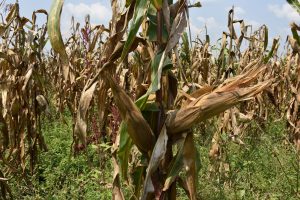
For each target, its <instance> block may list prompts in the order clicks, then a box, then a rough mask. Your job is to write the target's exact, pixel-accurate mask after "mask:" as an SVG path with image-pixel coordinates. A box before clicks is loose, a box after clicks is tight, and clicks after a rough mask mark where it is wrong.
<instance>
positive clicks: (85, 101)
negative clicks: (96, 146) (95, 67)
mask: <svg viewBox="0 0 300 200" xmlns="http://www.w3.org/2000/svg"><path fill="white" fill-rule="evenodd" d="M97 83H98V82H95V83H94V84H92V85H91V87H90V88H84V90H83V92H82V94H81V97H80V101H79V105H78V111H77V117H76V124H75V128H74V132H75V135H76V136H77V137H78V138H79V140H80V141H81V142H82V143H83V144H84V145H86V130H87V122H86V114H87V110H88V108H89V106H90V103H91V100H92V98H93V94H94V91H95V89H96V85H97Z"/></svg>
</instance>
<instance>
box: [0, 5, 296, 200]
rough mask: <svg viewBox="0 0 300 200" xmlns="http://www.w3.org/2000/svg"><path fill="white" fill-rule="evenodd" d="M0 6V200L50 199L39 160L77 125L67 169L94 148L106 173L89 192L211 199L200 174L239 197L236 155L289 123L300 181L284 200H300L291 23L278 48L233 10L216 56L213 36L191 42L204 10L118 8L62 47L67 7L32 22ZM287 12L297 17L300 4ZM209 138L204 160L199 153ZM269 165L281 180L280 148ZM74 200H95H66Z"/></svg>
mask: <svg viewBox="0 0 300 200" xmlns="http://www.w3.org/2000/svg"><path fill="white" fill-rule="evenodd" d="M0 2H1V3H0V7H1V6H4V7H5V10H6V11H5V12H4V13H1V14H0V15H1V19H0V36H1V39H0V93H1V95H0V197H1V199H19V198H20V199H21V197H19V196H18V194H17V193H16V191H15V189H13V188H14V187H18V186H14V185H15V184H16V183H18V182H19V183H21V182H22V183H25V184H23V185H25V186H26V188H27V187H28V188H27V189H22V191H23V190H24V191H27V193H26V192H24V193H22V195H23V196H26V195H27V198H25V197H24V199H31V198H30V196H31V195H32V198H33V199H52V198H50V197H49V196H47V194H46V193H43V194H42V195H40V197H39V198H37V197H36V198H34V197H33V194H34V193H36V192H34V191H38V189H37V187H38V185H35V184H33V182H32V177H37V176H39V174H40V166H41V165H42V163H43V159H39V158H40V155H43V154H44V152H48V151H51V149H49V146H48V142H47V141H48V140H47V139H46V138H45V132H44V131H43V130H44V128H43V127H44V124H45V123H46V122H47V123H50V124H51V123H56V124H62V125H63V124H69V125H70V128H69V129H66V130H64V131H65V132H66V134H67V135H69V136H70V137H71V138H72V143H71V145H69V147H68V149H67V152H68V154H69V157H70V159H74V160H76V159H79V158H80V157H81V156H86V157H87V159H86V160H89V159H88V157H89V156H90V157H91V155H90V154H91V152H90V148H93V149H94V150H95V151H93V152H94V153H93V154H94V155H92V157H93V156H96V157H97V159H100V160H101V162H99V163H97V165H95V166H93V167H94V168H98V170H99V171H100V172H99V173H102V172H101V170H102V169H103V170H104V167H103V165H105V163H110V165H111V168H110V170H111V171H109V172H108V173H109V175H110V178H109V179H106V180H101V181H100V179H101V177H98V178H97V181H95V180H94V179H93V180H92V179H91V180H85V181H87V182H89V181H95V184H96V185H102V186H103V185H104V186H105V187H106V190H107V191H108V193H109V197H108V199H114V200H125V199H130V200H135V199H142V200H151V199H157V200H173V199H184V198H186V199H191V200H196V199H207V198H205V197H203V196H202V194H201V191H202V190H201V191H199V187H198V186H197V185H199V184H200V183H199V178H200V177H201V176H203V173H204V174H206V175H207V176H209V177H210V178H209V179H213V177H215V176H218V180H219V181H222V185H223V186H224V187H228V188H232V187H233V186H232V185H233V184H232V182H231V181H230V179H229V178H228V177H229V176H232V174H235V173H236V174H238V173H239V172H236V171H233V168H234V166H232V165H231V164H228V158H229V157H230V156H232V155H231V154H230V153H228V148H229V147H230V145H235V148H240V149H246V148H248V147H249V145H250V144H248V143H247V141H249V140H250V139H251V140H253V141H256V140H258V139H257V138H258V137H259V136H258V135H265V134H266V133H265V132H266V129H267V126H268V123H275V122H281V123H282V127H283V130H282V133H284V135H283V136H282V138H281V142H282V143H283V144H284V145H285V146H287V147H289V148H290V149H293V155H294V156H295V159H294V160H293V163H292V165H293V167H294V168H295V171H296V172H297V173H296V178H293V179H292V178H290V177H289V176H287V180H289V181H290V184H291V185H293V187H291V189H290V191H289V192H288V195H289V197H290V198H291V199H292V198H295V199H297V198H299V197H300V37H299V33H300V25H299V24H296V23H294V22H291V24H290V35H288V36H287V39H286V41H285V43H283V44H281V42H280V40H279V38H274V39H272V40H271V39H270V38H269V29H268V27H267V26H266V25H263V26H261V27H260V28H258V29H257V30H253V28H252V26H251V25H247V24H245V22H244V20H243V19H236V18H235V15H234V12H235V10H234V9H231V10H230V11H229V13H228V29H227V30H224V32H223V33H222V34H221V35H220V36H221V39H220V40H219V42H218V44H217V45H212V44H211V41H210V36H209V35H206V37H205V38H199V37H196V38H192V37H191V32H190V31H189V26H190V25H189V10H190V9H201V8H200V7H201V6H202V5H201V3H200V2H199V3H195V4H192V5H191V4H189V1H187V0H177V1H175V0H151V1H147V0H139V1H137V0H127V1H126V4H124V5H123V4H121V3H120V1H118V0H111V1H110V3H111V9H112V18H111V20H110V23H109V26H104V25H91V22H90V17H89V16H86V18H85V23H84V24H81V25H80V24H79V23H77V22H76V21H75V20H74V18H73V19H72V27H70V28H71V36H70V37H68V38H63V36H62V33H61V27H60V18H61V13H62V12H63V5H64V1H63V0H53V1H52V7H51V10H43V9H41V10H36V11H35V12H33V13H32V18H25V17H23V16H21V15H20V9H21V8H20V7H19V4H18V2H16V3H14V4H8V3H6V2H5V1H0ZM288 2H289V3H290V4H291V5H292V6H293V7H294V9H295V10H296V11H297V12H298V13H299V14H300V4H299V2H298V1H297V0H295V1H292V0H290V1H288ZM41 16H43V17H44V16H46V17H47V21H45V22H44V24H43V25H40V24H38V23H37V19H38V18H39V17H41ZM237 26H238V27H239V28H238V29H237V28H236V27H237ZM269 41H270V42H269ZM49 44H50V45H49ZM47 45H48V46H50V47H47ZM280 49H282V52H280ZM201 138H202V139H203V138H206V142H205V145H206V146H208V147H209V151H208V152H206V154H203V153H201V154H200V153H199V142H197V141H200V140H202V139H201ZM53 140H54V139H53ZM203 145H204V144H203ZM254 145H255V144H254ZM272 155H274V157H275V158H276V159H278V160H279V163H280V165H279V166H281V167H282V168H280V169H282V170H283V169H284V163H283V164H282V162H280V158H279V157H278V156H277V157H276V155H278V152H277V151H276V149H275V150H274V151H272ZM54 157H55V155H54ZM201 157H208V160H209V166H210V167H209V168H207V169H203V168H202V164H201V160H202V159H201ZM89 162H92V161H86V162H85V161H84V162H83V163H84V165H86V166H91V165H92V164H90V163H89ZM65 175H66V176H68V175H67V174H65ZM292 182H293V183H292ZM249 184H251V183H249ZM25 186H24V187H25ZM102 186H101V187H102ZM22 187H23V186H22ZM83 187H84V186H83ZM99 187H100V186H99ZM19 189H20V190H21V187H20V188H19ZM28 191H29V192H28ZM30 191H32V192H30ZM242 191H243V190H242ZM48 192H51V191H50V189H49V191H48ZM99 193H100V192H99ZM43 195H44V196H43ZM210 195H211V196H214V195H215V194H213V193H211V194H210ZM50 196H51V195H50ZM242 196H243V195H242ZM100 197H101V194H100ZM77 198H78V199H93V198H92V197H89V198H88V197H86V198H83V197H81V198H80V197H74V196H73V197H72V196H69V197H68V194H66V196H65V199H77ZM285 198H287V196H285V197H284V199H285ZM54 199H56V198H54ZM58 199H60V198H58ZM102 199H105V198H102ZM212 199H213V198H212ZM216 199H218V198H216ZM229 199H231V198H229ZM235 199H243V198H239V197H236V198H235ZM246 199H247V198H246ZM257 199H276V198H271V197H270V196H266V198H259V197H257ZM279 199H282V198H279ZM287 199H289V198H287Z"/></svg>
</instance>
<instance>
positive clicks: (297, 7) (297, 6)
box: [287, 0, 300, 14]
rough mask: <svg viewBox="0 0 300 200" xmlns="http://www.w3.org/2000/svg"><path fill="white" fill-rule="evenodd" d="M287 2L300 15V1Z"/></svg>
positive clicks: (288, 0) (289, 0) (290, 0)
mask: <svg viewBox="0 0 300 200" xmlns="http://www.w3.org/2000/svg"><path fill="white" fill-rule="evenodd" d="M287 2H288V3H289V4H290V5H291V6H292V7H293V8H294V9H295V10H296V11H297V12H298V13H299V14H300V2H299V0H287Z"/></svg>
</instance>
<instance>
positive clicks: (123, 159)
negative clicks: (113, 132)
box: [118, 122, 133, 180]
mask: <svg viewBox="0 0 300 200" xmlns="http://www.w3.org/2000/svg"><path fill="white" fill-rule="evenodd" d="M119 134H120V144H119V149H118V159H119V163H120V168H121V175H122V177H123V179H125V180H127V175H128V158H129V154H130V150H131V148H132V145H133V143H132V140H131V138H130V136H129V134H128V132H127V125H126V124H125V123H124V122H122V123H121V125H120V130H119Z"/></svg>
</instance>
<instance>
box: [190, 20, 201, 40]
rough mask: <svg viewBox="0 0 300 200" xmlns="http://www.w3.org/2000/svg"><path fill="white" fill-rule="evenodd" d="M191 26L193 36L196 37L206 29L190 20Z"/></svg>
mask: <svg viewBox="0 0 300 200" xmlns="http://www.w3.org/2000/svg"><path fill="white" fill-rule="evenodd" d="M190 28H191V32H192V36H193V37H195V36H197V35H199V34H200V33H201V32H203V30H204V29H202V28H199V27H198V26H196V25H195V24H194V23H192V22H190Z"/></svg>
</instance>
